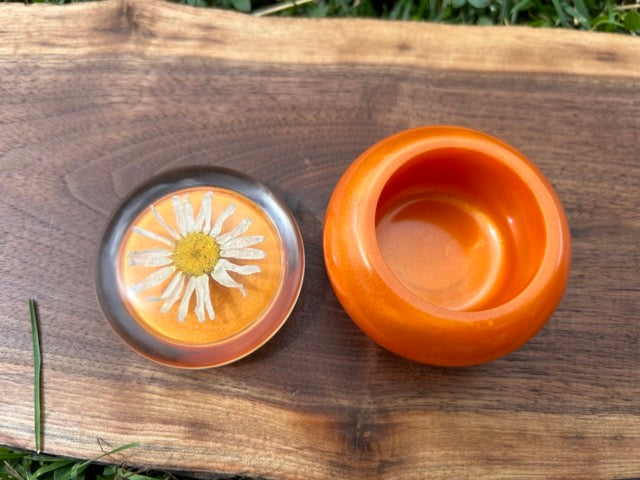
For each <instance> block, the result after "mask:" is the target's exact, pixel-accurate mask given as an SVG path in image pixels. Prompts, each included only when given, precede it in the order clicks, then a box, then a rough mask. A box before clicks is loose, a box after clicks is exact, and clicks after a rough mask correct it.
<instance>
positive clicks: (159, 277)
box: [131, 267, 175, 292]
mask: <svg viewBox="0 0 640 480" xmlns="http://www.w3.org/2000/svg"><path fill="white" fill-rule="evenodd" d="M174 270H175V268H174V267H164V268H161V269H160V270H156V271H155V272H153V273H152V274H151V275H149V276H148V277H147V278H145V279H144V280H142V281H141V282H140V283H138V284H137V285H134V286H133V287H131V288H132V290H133V291H134V292H140V291H142V290H147V289H149V288H152V287H155V286H157V285H160V284H161V283H162V282H164V281H165V280H166V279H167V278H169V277H170V276H171V274H172V273H173V272H174Z"/></svg>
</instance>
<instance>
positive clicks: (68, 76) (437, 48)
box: [0, 0, 640, 479]
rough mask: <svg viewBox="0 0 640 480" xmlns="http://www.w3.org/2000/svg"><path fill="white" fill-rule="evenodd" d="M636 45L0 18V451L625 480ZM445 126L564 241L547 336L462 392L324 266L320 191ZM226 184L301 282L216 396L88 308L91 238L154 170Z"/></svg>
mask: <svg viewBox="0 0 640 480" xmlns="http://www.w3.org/2000/svg"><path fill="white" fill-rule="evenodd" d="M639 92H640V41H639V40H638V39H636V38H632V37H629V36H622V35H606V34H595V33H581V32H572V31H556V30H532V29H528V28H471V27H452V26H442V25H429V24H424V23H393V22H383V21H363V20H290V19H275V18H274V19H255V18H251V17H248V16H243V15H239V14H234V13H228V12H221V11H215V10H201V9H190V8H186V7H180V6H176V5H170V4H164V3H161V2H146V1H143V0H139V1H129V2H118V1H113V2H104V3H96V4H83V5H78V6H70V7H48V6H28V7H25V6H23V5H2V6H0V192H1V193H0V278H1V279H2V280H1V283H0V285H1V288H0V292H1V293H0V325H1V326H2V334H1V335H0V444H5V445H10V446H15V447H20V448H33V447H34V441H33V410H32V378H33V376H32V375H33V374H32V355H31V336H30V326H29V317H28V309H27V299H28V298H29V297H34V298H36V299H37V301H38V303H39V307H40V316H41V324H42V327H41V336H42V348H43V355H44V371H43V381H44V448H45V450H46V452H48V453H55V454H65V455H74V456H80V457H91V456H93V455H95V454H97V453H99V452H100V450H101V448H108V447H115V446H118V445H121V444H124V443H127V442H131V441H138V442H140V444H141V445H140V447H139V448H136V449H133V450H129V451H126V452H123V453H121V454H119V455H117V456H115V457H114V458H113V459H112V461H126V462H131V463H133V464H136V465H147V466H155V467H160V468H172V469H182V470H185V469H186V470H197V471H217V472H225V473H247V474H251V475H258V476H265V477H274V478H305V479H307V478H328V477H336V478H354V479H357V478H372V477H374V476H378V477H380V478H393V479H396V478H424V477H431V478H456V477H466V476H471V477H486V476H490V477H505V478H514V477H518V478H527V477H537V476H544V477H549V478H560V477H570V476H571V477H576V476H577V477H589V478H598V477H602V478H605V477H606V478H612V477H630V476H634V475H640V343H639V342H640V318H639V313H640V273H639V272H640V248H639V247H640V245H639V239H640V200H639V199H640V157H639V153H638V152H639V150H638V149H639V144H638V132H639V131H640V95H639ZM443 123H445V124H458V125H463V126H468V127H473V128H477V129H481V130H485V131H487V132H490V133H492V134H494V135H496V136H499V137H501V138H503V139H504V140H506V141H507V142H509V143H511V144H513V145H514V146H516V147H517V148H519V149H521V150H522V151H523V152H524V153H525V154H527V155H528V156H530V158H532V159H533V160H534V161H535V163H536V164H537V165H538V166H539V167H540V168H541V170H542V171H543V172H544V173H545V174H546V175H547V177H548V178H549V179H550V181H551V182H552V183H553V184H554V186H555V187H556V189H557V192H558V194H559V196H560V198H561V199H562V201H563V203H564V205H565V207H566V210H567V213H568V217H569V221H570V224H571V232H572V236H573V245H574V254H573V270H572V274H571V279H570V284H569V288H568V290H567V293H566V296H565V298H564V300H563V302H562V303H561V305H560V307H559V308H558V310H557V312H556V313H555V315H554V316H553V317H552V319H551V320H550V322H549V323H548V325H547V326H546V327H545V328H544V329H543V330H542V331H541V332H540V333H539V334H538V335H537V336H536V337H535V338H534V339H533V340H531V341H530V342H529V343H528V344H526V345H525V346H524V347H522V348H521V349H519V350H517V351H516V352H514V353H512V354H511V355H508V356H507V357H505V358H503V359H501V360H498V361H495V362H492V363H489V364H486V365H483V366H479V367H475V368H461V369H444V368H434V367H429V366H423V365H418V364H414V363H411V362H408V361H405V360H402V359H400V358H398V357H396V356H394V355H393V354H390V353H388V352H386V351H385V350H382V349H381V348H379V347H378V346H377V345H376V344H374V343H373V342H372V341H370V340H369V339H368V338H367V337H366V336H365V335H364V334H362V333H361V332H360V331H359V330H358V329H357V328H356V327H355V326H354V324H353V323H352V322H351V321H350V320H349V318H348V317H347V316H346V314H345V313H344V311H343V310H342V308H341V307H340V305H339V303H338V302H337V300H336V298H335V296H334V294H333V292H332V290H331V288H330V286H329V283H328V280H327V277H326V274H325V271H324V265H323V260H322V251H321V235H322V222H323V215H324V210H325V206H326V203H327V201H328V198H329V195H330V194H331V191H332V189H333V186H334V185H335V183H336V182H337V180H338V178H339V177H340V175H341V174H342V172H343V171H344V169H345V168H346V167H347V165H349V164H350V162H351V161H353V159H354V158H355V157H356V156H357V155H358V154H359V153H360V152H362V151H363V150H364V149H365V148H367V147H368V146H369V145H370V144H372V143H374V142H375V141H377V140H378V139H380V138H382V137H384V136H386V135H388V134H391V133H394V132H396V131H398V130H401V129H404V128H408V127H413V126H419V125H426V124H443ZM201 163H207V164H216V165H223V166H228V167H232V168H235V169H238V170H242V171H245V172H247V173H248V174H250V175H252V176H253V177H255V178H257V179H259V180H261V181H262V182H264V183H266V184H267V185H268V186H269V187H270V188H272V189H273V190H274V191H275V192H277V193H278V194H279V195H281V196H282V197H283V198H284V199H285V200H286V202H287V203H288V204H289V206H290V207H291V209H292V211H293V212H294V214H295V216H296V218H297V220H298V222H299V224H300V228H301V230H302V233H303V237H304V241H305V247H306V253H307V273H306V279H305V284H304V287H303V290H302V294H301V297H300V300H299V302H298V304H297V306H296V308H295V310H294V312H293V314H292V315H291V318H290V319H289V321H288V322H287V324H286V325H285V326H284V328H283V329H282V330H281V331H280V332H279V333H278V334H277V335H276V336H275V337H274V338H273V340H272V341H270V342H269V343H268V344H267V345H266V346H265V347H263V348H262V349H260V350H259V351H258V352H256V353H255V354H253V355H251V356H249V357H248V358H246V359H244V360H242V361H240V362H238V363H236V364H232V365H229V366H226V367H222V368H219V369H213V370H207V371H182V370H175V369H171V368H167V367H162V366H159V365H156V364H154V363H152V362H150V361H148V360H146V359H144V358H142V357H140V356H138V355H137V354H135V353H133V352H132V351H130V350H129V349H128V348H127V347H126V346H125V345H124V344H123V343H122V342H121V341H120V340H119V339H118V338H117V337H116V336H115V335H114V334H113V333H112V331H111V329H110V327H109V325H108V324H107V322H106V320H105V319H104V317H103V315H102V313H101V311H100V309H99V307H98V304H97V301H96V298H95V294H94V288H93V276H92V268H93V263H94V255H95V253H96V248H97V244H98V241H99V239H100V234H101V230H102V229H103V227H104V225H105V222H106V220H107V218H108V216H109V215H110V213H111V211H112V210H113V208H114V207H115V206H116V205H117V203H118V202H119V201H120V200H121V199H122V198H124V197H125V196H126V195H127V193H128V192H130V191H131V190H132V189H133V188H134V187H135V186H136V185H138V184H139V183H141V182H143V181H144V180H146V179H147V178H149V177H150V176H152V175H154V174H155V173H157V172H160V171H164V170H167V169H171V168H174V167H177V166H186V165H192V164H201Z"/></svg>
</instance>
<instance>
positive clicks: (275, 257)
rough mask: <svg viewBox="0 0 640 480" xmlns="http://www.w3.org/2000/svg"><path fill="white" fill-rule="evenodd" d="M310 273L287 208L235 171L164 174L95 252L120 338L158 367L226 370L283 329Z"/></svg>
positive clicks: (123, 208)
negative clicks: (305, 269) (160, 365)
mask: <svg viewBox="0 0 640 480" xmlns="http://www.w3.org/2000/svg"><path fill="white" fill-rule="evenodd" d="M303 273H304V250H303V246H302V238H301V236H300V231H299V230H298V226H297V224H296V222H295V219H294V218H293V215H292V214H291V212H290V211H289V210H288V208H287V207H286V205H285V204H284V203H283V202H282V201H281V200H279V199H278V198H277V197H276V196H275V195H274V194H273V193H272V192H271V191H270V190H268V189H267V188H266V187H265V186H263V185H261V184H260V183H258V182H256V181H255V180H253V179H251V178H250V177H248V176H246V175H243V174H241V173H238V172H235V171H233V170H228V169H225V168H217V167H197V168H189V169H182V170H176V171H171V172H168V173H165V174H162V175H160V176H158V177H156V178H154V179H152V180H150V181H149V182H147V183H146V184H145V185H143V186H141V187H140V188H138V189H137V190H136V191H135V192H134V193H133V194H132V195H131V196H130V197H129V198H127V199H126V200H125V201H124V203H123V204H121V205H120V207H119V208H118V209H117V210H116V212H115V214H114V215H113V217H112V218H111V220H110V222H109V224H108V225H107V228H106V231H105V234H104V237H103V239H102V243H101V244H100V248H99V251H98V263H97V270H96V278H95V282H96V291H97V294H98V299H99V301H100V304H101V306H102V309H103V311H104V313H105V315H106V316H107V318H108V320H109V322H110V323H111V325H112V327H113V328H114V330H115V331H116V332H117V333H118V335H119V336H120V337H121V338H122V339H123V340H124V341H125V342H126V343H127V344H128V345H129V346H131V347H132V348H133V349H134V350H136V351H137V352H139V353H141V354H142V355H144V356H146V357H148V358H150V359H152V360H155V361H157V362H160V363H163V364H167V365H172V366H176V367H184V368H207V367H215V366H219V365H224V364H226V363H230V362H233V361H235V360H238V359H240V358H242V357H244V356H246V355H248V354H249V353H251V352H253V351H254V350H256V349H257V348H259V347H260V346H261V345H263V344H264V343H265V342H266V341H267V340H269V339H270V338H271V337H272V336H273V335H274V334H275V333H276V332H277V331H278V329H279V328H280V327H281V326H282V325H283V324H284V322H285V321H286V319H287V317H288V316H289V314H290V312H291V310H292V309H293V306H294V305H295V303H296V300H297V298H298V295H299V293H300V288H301V286H302V278H303Z"/></svg>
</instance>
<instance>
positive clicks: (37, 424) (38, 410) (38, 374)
mask: <svg viewBox="0 0 640 480" xmlns="http://www.w3.org/2000/svg"><path fill="white" fill-rule="evenodd" d="M29 316H30V317H31V338H32V340H33V370H34V371H33V415H34V435H35V439H36V452H37V453H40V452H41V451H42V425H41V420H42V404H41V401H42V399H41V398H40V390H41V385H40V381H41V378H42V355H41V353H40V336H39V335H38V316H37V314H36V302H35V300H34V299H33V298H30V299H29Z"/></svg>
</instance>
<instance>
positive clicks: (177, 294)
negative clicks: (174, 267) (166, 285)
mask: <svg viewBox="0 0 640 480" xmlns="http://www.w3.org/2000/svg"><path fill="white" fill-rule="evenodd" d="M179 274H180V275H179V276H178V275H176V278H179V279H180V280H179V281H178V286H177V287H176V289H175V290H174V291H173V292H172V293H171V295H170V296H169V298H168V299H167V301H166V302H164V304H163V305H162V308H161V309H160V311H161V312H162V313H167V312H168V311H169V310H170V309H171V307H173V304H174V303H176V302H177V301H178V300H180V294H181V293H182V289H183V288H184V275H183V274H182V272H179ZM174 280H175V278H174ZM163 295H164V294H163Z"/></svg>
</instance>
